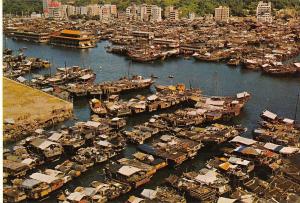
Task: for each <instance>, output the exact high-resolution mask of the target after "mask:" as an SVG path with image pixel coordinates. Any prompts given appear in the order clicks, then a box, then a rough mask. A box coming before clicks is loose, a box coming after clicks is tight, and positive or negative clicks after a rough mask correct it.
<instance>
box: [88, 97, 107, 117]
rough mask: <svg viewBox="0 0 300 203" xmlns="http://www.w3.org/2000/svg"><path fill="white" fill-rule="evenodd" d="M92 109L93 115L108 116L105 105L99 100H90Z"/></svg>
mask: <svg viewBox="0 0 300 203" xmlns="http://www.w3.org/2000/svg"><path fill="white" fill-rule="evenodd" d="M89 103H90V108H91V110H92V112H93V113H95V114H98V115H106V114H107V109H106V107H105V105H103V103H102V102H101V101H100V100H99V99H95V98H94V99H92V100H90V102H89Z"/></svg>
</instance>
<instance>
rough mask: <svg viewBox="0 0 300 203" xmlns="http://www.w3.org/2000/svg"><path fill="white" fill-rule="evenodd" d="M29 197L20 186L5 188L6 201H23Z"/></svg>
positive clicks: (4, 197) (4, 196)
mask: <svg viewBox="0 0 300 203" xmlns="http://www.w3.org/2000/svg"><path fill="white" fill-rule="evenodd" d="M26 198H27V195H26V194H25V192H24V191H22V190H20V189H18V188H12V187H9V188H3V199H4V202H21V201H23V200H25V199H26Z"/></svg>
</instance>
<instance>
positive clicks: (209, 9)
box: [3, 0, 300, 16]
mask: <svg viewBox="0 0 300 203" xmlns="http://www.w3.org/2000/svg"><path fill="white" fill-rule="evenodd" d="M68 1H69V0H61V2H62V3H66V2H68ZM258 1H259V0H135V1H130V0H75V5H77V6H84V5H87V4H90V3H99V4H104V3H112V4H116V5H117V7H118V9H119V10H125V9H126V7H127V6H129V5H130V4H131V3H136V4H142V3H147V4H156V5H159V6H161V7H166V6H169V5H174V6H176V7H177V8H179V9H180V10H181V11H182V14H183V15H186V14H187V13H189V12H195V13H197V14H198V15H204V14H208V13H213V12H214V8H215V7H217V6H219V5H226V6H229V7H230V11H231V14H232V15H234V16H244V15H247V14H254V13H255V9H256V6H257V3H258ZM271 2H272V6H273V9H275V10H279V9H283V8H294V9H296V10H297V11H299V12H300V1H299V0H271ZM3 11H4V13H13V14H15V13H18V14H21V13H22V11H23V12H24V13H26V12H29V13H30V12H33V11H36V12H41V11H42V1H41V0H40V1H39V0H3Z"/></svg>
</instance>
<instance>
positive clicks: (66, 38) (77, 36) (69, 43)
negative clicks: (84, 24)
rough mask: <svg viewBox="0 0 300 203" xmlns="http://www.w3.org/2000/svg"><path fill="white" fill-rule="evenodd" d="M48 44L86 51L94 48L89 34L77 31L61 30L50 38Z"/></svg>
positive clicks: (93, 42)
mask: <svg viewBox="0 0 300 203" xmlns="http://www.w3.org/2000/svg"><path fill="white" fill-rule="evenodd" d="M50 44H52V45H57V46H65V47H71V48H79V49H87V48H92V47H95V46H96V43H95V41H94V38H93V37H92V36H91V34H90V33H86V32H81V31H78V30H62V31H61V32H58V33H56V34H52V35H51V36H50Z"/></svg>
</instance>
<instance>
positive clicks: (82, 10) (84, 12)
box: [80, 6, 88, 15]
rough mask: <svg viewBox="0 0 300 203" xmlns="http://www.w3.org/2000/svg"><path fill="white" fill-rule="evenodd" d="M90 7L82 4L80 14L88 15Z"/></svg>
mask: <svg viewBox="0 0 300 203" xmlns="http://www.w3.org/2000/svg"><path fill="white" fill-rule="evenodd" d="M87 13H88V9H87V7H86V6H80V14H81V15H87Z"/></svg>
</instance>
